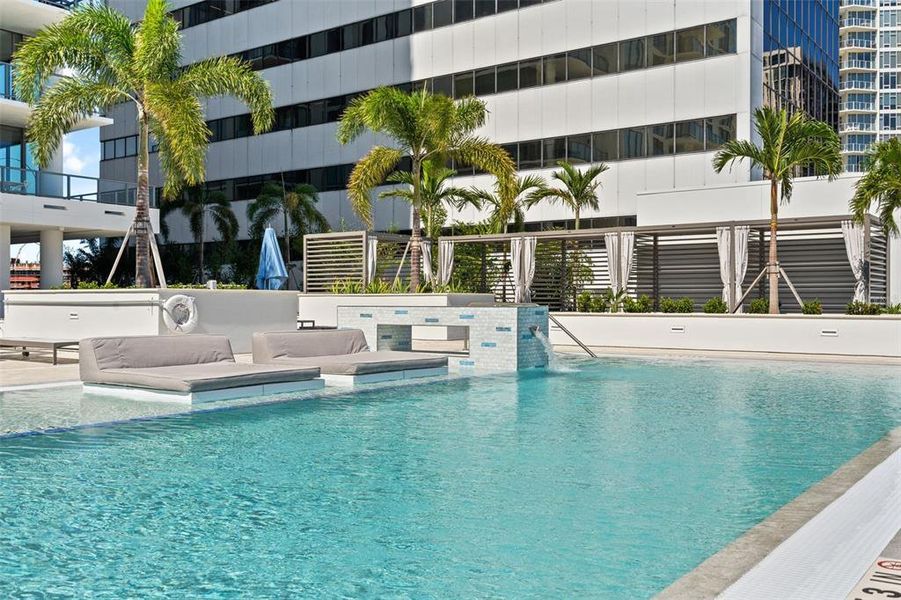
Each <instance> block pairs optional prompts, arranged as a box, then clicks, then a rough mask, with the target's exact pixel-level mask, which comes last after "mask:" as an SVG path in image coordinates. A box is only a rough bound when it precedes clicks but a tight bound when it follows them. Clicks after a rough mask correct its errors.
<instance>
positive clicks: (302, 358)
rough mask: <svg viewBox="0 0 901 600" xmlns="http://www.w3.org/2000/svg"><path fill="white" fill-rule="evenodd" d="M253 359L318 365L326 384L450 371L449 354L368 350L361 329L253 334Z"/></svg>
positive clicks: (287, 363) (298, 364)
mask: <svg viewBox="0 0 901 600" xmlns="http://www.w3.org/2000/svg"><path fill="white" fill-rule="evenodd" d="M253 362H254V363H262V364H273V365H292V366H298V367H319V370H320V372H321V373H322V378H323V379H325V381H326V383H329V384H335V385H354V384H359V383H375V382H379V381H393V380H397V379H412V378H416V377H432V376H435V375H446V374H447V357H446V356H442V355H440V354H425V353H422V352H397V351H393V350H376V351H374V352H372V351H370V350H369V345H368V344H367V343H366V337H365V336H364V335H363V332H362V331H360V330H359V329H325V330H322V329H320V330H309V331H302V330H301V331H276V332H269V333H255V334H253Z"/></svg>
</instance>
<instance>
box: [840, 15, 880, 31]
mask: <svg viewBox="0 0 901 600" xmlns="http://www.w3.org/2000/svg"><path fill="white" fill-rule="evenodd" d="M840 25H841V26H842V27H867V28H873V29H875V28H876V19H875V18H867V17H846V18H844V19H842V20H841V22H840Z"/></svg>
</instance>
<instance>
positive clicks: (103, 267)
mask: <svg viewBox="0 0 901 600" xmlns="http://www.w3.org/2000/svg"><path fill="white" fill-rule="evenodd" d="M121 243H122V240H121V238H91V239H87V240H82V242H81V245H80V246H79V247H78V249H77V250H75V251H72V250H68V249H67V250H66V251H65V252H64V253H63V264H65V265H66V269H67V270H68V272H69V285H70V286H71V287H73V288H75V287H78V283H79V282H81V281H91V282H94V283H103V282H104V281H106V276H107V274H108V273H109V271H110V269H111V268H112V266H113V263H114V262H115V260H116V254H118V252H119V246H120V245H121Z"/></svg>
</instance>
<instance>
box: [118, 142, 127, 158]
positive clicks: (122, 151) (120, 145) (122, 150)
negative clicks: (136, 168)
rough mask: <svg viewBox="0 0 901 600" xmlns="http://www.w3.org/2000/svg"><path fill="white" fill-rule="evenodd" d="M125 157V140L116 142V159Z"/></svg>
mask: <svg viewBox="0 0 901 600" xmlns="http://www.w3.org/2000/svg"><path fill="white" fill-rule="evenodd" d="M123 156H125V138H119V139H118V140H116V158H122V157H123Z"/></svg>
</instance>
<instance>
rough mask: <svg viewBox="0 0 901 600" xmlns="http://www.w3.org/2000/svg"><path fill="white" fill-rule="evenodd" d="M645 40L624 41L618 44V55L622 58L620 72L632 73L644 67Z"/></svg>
mask: <svg viewBox="0 0 901 600" xmlns="http://www.w3.org/2000/svg"><path fill="white" fill-rule="evenodd" d="M646 42H647V40H646V39H645V38H639V39H637V40H626V41H624V42H620V43H619V55H620V57H621V58H622V65H621V66H622V70H623V71H632V70H634V69H643V68H644V66H645V44H646Z"/></svg>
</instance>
